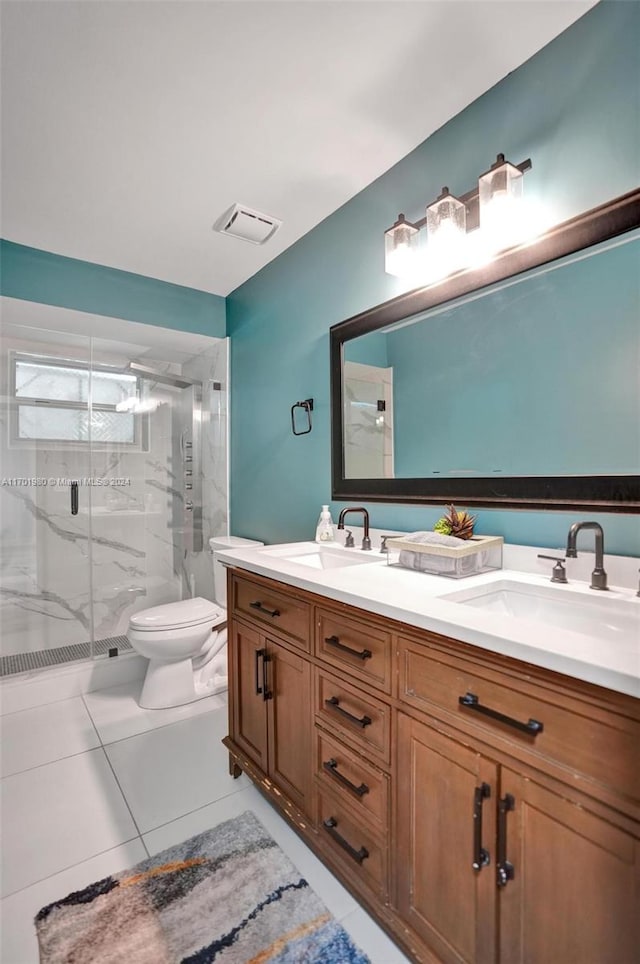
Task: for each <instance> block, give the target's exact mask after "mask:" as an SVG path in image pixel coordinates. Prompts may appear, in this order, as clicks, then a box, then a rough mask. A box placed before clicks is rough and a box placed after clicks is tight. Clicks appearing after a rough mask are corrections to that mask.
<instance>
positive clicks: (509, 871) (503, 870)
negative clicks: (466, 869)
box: [496, 793, 516, 887]
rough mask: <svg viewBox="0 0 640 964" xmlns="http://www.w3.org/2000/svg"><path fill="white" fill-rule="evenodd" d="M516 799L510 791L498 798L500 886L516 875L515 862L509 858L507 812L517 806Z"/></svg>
mask: <svg viewBox="0 0 640 964" xmlns="http://www.w3.org/2000/svg"><path fill="white" fill-rule="evenodd" d="M515 805H516V801H515V800H514V798H513V797H512V796H511V794H510V793H505V795H504V797H503V798H502V800H498V867H497V872H496V883H497V885H498V887H506V886H507V884H508V883H509V881H510V880H513V878H514V877H515V871H514V868H513V864H512V863H509V861H508V860H507V814H508V813H509V811H510V810H513V809H514V808H515Z"/></svg>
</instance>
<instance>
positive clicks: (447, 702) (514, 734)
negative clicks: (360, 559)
mask: <svg viewBox="0 0 640 964" xmlns="http://www.w3.org/2000/svg"><path fill="white" fill-rule="evenodd" d="M399 645H400V699H401V700H402V701H404V702H406V703H409V704H411V705H412V706H414V707H416V708H418V709H425V710H428V711H431V710H433V708H436V707H441V708H442V709H444V710H446V711H448V712H449V713H453V714H455V715H456V716H458V717H459V718H460V719H463V718H464V719H465V720H466V721H473V722H474V723H475V725H476V726H478V727H479V728H482V729H483V730H484V731H485V733H486V734H487V738H488V739H489V740H491V734H495V735H498V736H500V737H508V738H510V739H511V740H512V741H515V742H518V743H520V744H521V745H523V746H527V747H529V748H530V749H531V750H533V751H534V752H535V753H536V754H540V755H542V756H544V757H546V758H547V759H549V760H552V761H554V762H556V763H559V764H560V765H561V766H565V767H568V768H570V769H571V770H576V771H578V772H579V773H582V774H584V775H586V776H587V777H589V778H591V779H594V780H598V781H599V782H601V783H604V784H608V785H611V786H614V787H618V788H621V787H624V788H625V793H628V794H629V795H630V796H631V798H632V799H634V800H640V765H639V764H640V749H639V748H640V718H638V715H637V713H636V714H632V713H630V712H629V713H627V712H625V711H624V710H623V709H622V703H620V708H617V707H615V706H611V707H608V706H607V705H606V704H605V699H606V697H605V696H604V695H603V698H602V699H599V698H598V697H597V696H596V695H591V696H590V695H588V694H587V693H585V695H584V697H583V696H582V695H581V694H580V693H579V692H578V691H577V690H576V689H573V688H569V687H567V689H566V690H565V689H563V688H562V686H561V685H560V684H558V685H555V684H552V683H551V682H546V681H545V682H543V681H542V680H541V679H536V678H532V677H530V676H528V674H527V673H526V672H523V673H522V674H521V675H520V674H516V673H506V672H505V673H503V672H501V671H500V670H499V669H498V668H494V667H493V666H491V667H489V666H487V667H483V666H482V665H481V664H479V663H475V662H472V661H470V660H465V659H464V658H463V657H458V656H456V655H454V654H452V653H448V652H446V651H444V650H440V649H439V648H435V647H434V648H429V647H428V645H425V644H420V643H418V642H414V641H411V640H407V639H400V640H399ZM587 685H588V684H585V686H587ZM591 692H592V693H593V690H591ZM460 697H462V698H463V699H464V700H465V704H466V705H465V704H461V703H460ZM631 702H632V701H628V703H629V704H630V703H631ZM634 702H635V701H634ZM536 724H542V728H541V729H540V730H539V731H538V732H536V730H537V729H538V728H537V726H536Z"/></svg>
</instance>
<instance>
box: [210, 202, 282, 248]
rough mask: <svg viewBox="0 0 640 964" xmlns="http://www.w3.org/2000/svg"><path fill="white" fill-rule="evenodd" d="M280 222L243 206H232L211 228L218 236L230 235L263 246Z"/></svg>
mask: <svg viewBox="0 0 640 964" xmlns="http://www.w3.org/2000/svg"><path fill="white" fill-rule="evenodd" d="M281 224H282V221H279V220H278V218H272V217H271V216H270V215H268V214H262V213H261V212H260V211H254V210H252V208H248V207H245V205H244V204H234V205H233V207H230V208H229V210H228V211H225V213H224V214H223V215H222V217H221V218H219V219H218V220H217V221H216V223H215V224H214V226H213V230H214V231H219V232H220V234H230V235H231V236H232V237H234V238H241V239H242V240H243V241H251V243H252V244H264V243H265V241H268V240H269V238H271V237H273V235H274V234H275V233H276V231H277V230H278V228H279V227H280V225H281Z"/></svg>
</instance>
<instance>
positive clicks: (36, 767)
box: [0, 743, 104, 782]
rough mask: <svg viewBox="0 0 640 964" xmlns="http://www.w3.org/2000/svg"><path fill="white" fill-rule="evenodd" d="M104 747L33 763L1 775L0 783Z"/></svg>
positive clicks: (90, 747)
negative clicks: (22, 768) (30, 765)
mask: <svg viewBox="0 0 640 964" xmlns="http://www.w3.org/2000/svg"><path fill="white" fill-rule="evenodd" d="M103 749H104V747H103V746H102V743H98V744H97V745H96V746H86V747H85V748H84V750H78V752H77V753H65V755H64V756H57V757H55V758H54V759H53V760H45V761H44V762H43V763H34V765H33V766H32V767H25V768H24V770H15V771H14V772H13V773H3V774H2V776H1V777H0V782H1V781H2V780H10V779H11V778H12V777H19V776H20V775H21V774H23V773H31V771H32V770H40V769H41V768H42V767H50V766H53V764H54V763H61V762H62V761H63V760H72V759H73V758H74V757H76V756H82V755H83V753H93V751H94V750H103Z"/></svg>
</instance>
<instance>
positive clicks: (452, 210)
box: [427, 187, 467, 246]
mask: <svg viewBox="0 0 640 964" xmlns="http://www.w3.org/2000/svg"><path fill="white" fill-rule="evenodd" d="M466 231H467V209H466V207H465V206H464V204H463V203H462V201H459V200H458V198H456V197H454V196H453V194H450V193H449V188H448V187H443V188H442V194H441V195H440V197H439V198H438V200H437V201H434V202H433V204H430V205H429V207H428V208H427V238H428V241H429V244H433V243H436V244H438V245H439V246H440V245H442V244H447V245H448V244H449V243H451V242H456V241H460V239H461V238H463V237H464V236H465V234H466Z"/></svg>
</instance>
